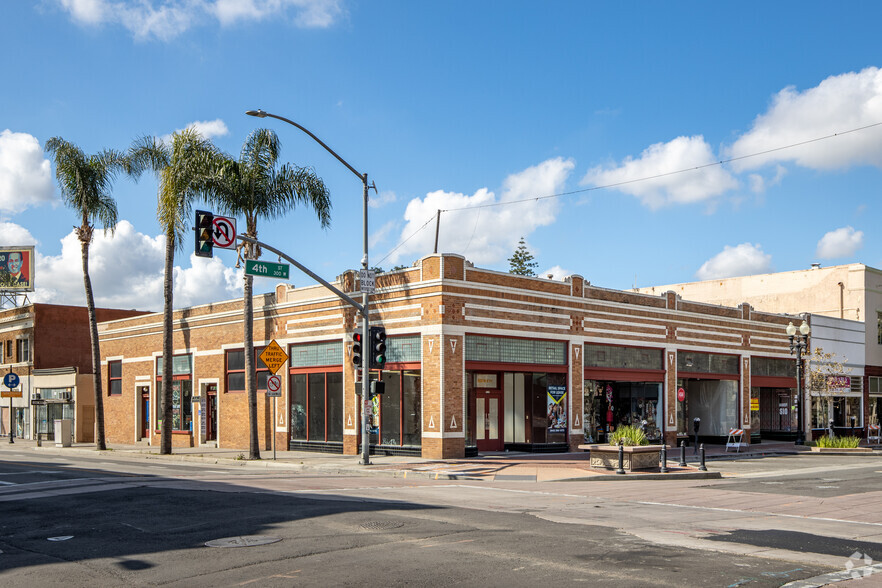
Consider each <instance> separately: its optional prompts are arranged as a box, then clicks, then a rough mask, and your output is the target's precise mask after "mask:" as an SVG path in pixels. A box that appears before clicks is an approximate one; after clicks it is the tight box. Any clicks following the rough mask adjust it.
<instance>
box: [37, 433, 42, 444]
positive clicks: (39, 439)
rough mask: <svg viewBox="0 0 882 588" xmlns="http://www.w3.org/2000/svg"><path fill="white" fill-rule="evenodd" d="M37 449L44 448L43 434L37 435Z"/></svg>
mask: <svg viewBox="0 0 882 588" xmlns="http://www.w3.org/2000/svg"><path fill="white" fill-rule="evenodd" d="M37 447H43V433H37Z"/></svg>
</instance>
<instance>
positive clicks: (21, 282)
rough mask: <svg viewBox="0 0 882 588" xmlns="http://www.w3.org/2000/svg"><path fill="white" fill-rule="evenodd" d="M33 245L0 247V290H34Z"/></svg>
mask: <svg viewBox="0 0 882 588" xmlns="http://www.w3.org/2000/svg"><path fill="white" fill-rule="evenodd" d="M35 261H36V260H35V259H34V248H33V246H25V247H0V291H6V292H10V291H12V292H33V291H34V265H35V263H34V262H35Z"/></svg>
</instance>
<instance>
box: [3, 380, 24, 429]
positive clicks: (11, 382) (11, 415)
mask: <svg viewBox="0 0 882 588" xmlns="http://www.w3.org/2000/svg"><path fill="white" fill-rule="evenodd" d="M20 382H21V380H20V379H19V377H18V374H16V373H15V372H13V371H12V368H11V367H10V368H9V373H8V374H6V375H5V376H3V384H4V385H5V386H6V387H7V388H9V392H7V393H6V394H3V396H8V397H9V442H10V443H15V432H14V431H15V411H14V410H13V409H12V398H13V397H15V398H21V390H17V391H14V390H13V388H18V385H19V383H20Z"/></svg>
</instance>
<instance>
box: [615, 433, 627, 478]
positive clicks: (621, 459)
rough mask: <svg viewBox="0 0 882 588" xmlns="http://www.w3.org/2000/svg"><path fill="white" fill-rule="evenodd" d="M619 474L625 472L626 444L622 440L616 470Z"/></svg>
mask: <svg viewBox="0 0 882 588" xmlns="http://www.w3.org/2000/svg"><path fill="white" fill-rule="evenodd" d="M616 473H617V474H624V473H625V446H624V445H622V442H621V440H619V467H618V469H617V470H616Z"/></svg>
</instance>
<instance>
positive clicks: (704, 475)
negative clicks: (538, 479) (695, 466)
mask: <svg viewBox="0 0 882 588" xmlns="http://www.w3.org/2000/svg"><path fill="white" fill-rule="evenodd" d="M722 477H723V475H722V473H720V472H683V473H680V474H625V475H610V474H602V475H598V476H583V477H579V478H561V479H559V480H549V481H552V482H608V481H610V482H613V481H614V482H619V481H621V482H625V481H628V480H718V479H721V478H722Z"/></svg>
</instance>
